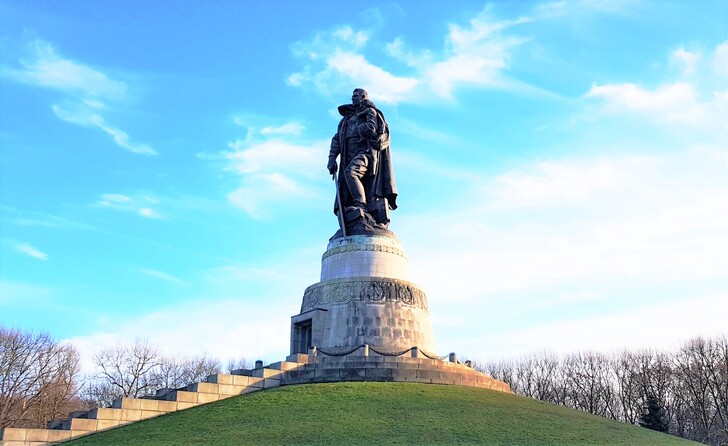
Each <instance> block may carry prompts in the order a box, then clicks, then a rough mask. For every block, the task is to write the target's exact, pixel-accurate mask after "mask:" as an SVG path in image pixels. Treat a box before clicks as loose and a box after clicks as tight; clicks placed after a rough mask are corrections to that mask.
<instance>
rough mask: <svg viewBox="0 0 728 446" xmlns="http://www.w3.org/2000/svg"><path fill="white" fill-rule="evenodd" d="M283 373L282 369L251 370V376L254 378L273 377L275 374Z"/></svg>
mask: <svg viewBox="0 0 728 446" xmlns="http://www.w3.org/2000/svg"><path fill="white" fill-rule="evenodd" d="M281 373H283V371H282V370H273V369H269V368H262V369H255V370H253V376H254V377H256V378H275V377H276V376H278V375H280V374H281Z"/></svg>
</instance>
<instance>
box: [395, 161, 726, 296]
mask: <svg viewBox="0 0 728 446" xmlns="http://www.w3.org/2000/svg"><path fill="white" fill-rule="evenodd" d="M546 165H548V166H550V167H549V170H548V172H549V174H548V175H544V168H543V166H544V164H543V163H541V164H536V165H533V166H524V167H522V168H521V169H519V172H515V173H513V172H512V173H505V174H503V175H501V176H499V177H496V178H493V179H490V180H488V181H486V184H483V185H480V184H476V185H474V187H473V188H472V189H471V191H472V192H471V193H470V194H466V196H465V198H464V200H465V203H463V204H462V205H461V206H459V207H455V208H452V209H449V210H448V212H447V215H444V216H443V215H414V216H404V221H400V222H399V225H400V226H399V227H401V228H404V229H403V230H398V235H399V236H400V237H401V238H403V239H414V240H418V243H417V244H414V245H413V246H410V247H409V248H408V252H409V255H410V258H411V259H413V260H412V268H411V271H412V273H413V277H414V278H415V281H416V282H422V284H423V285H426V288H425V289H427V290H428V293H429V294H430V295H431V296H442V297H441V298H444V299H447V300H455V301H458V302H463V303H466V302H469V303H475V302H477V301H479V300H482V299H484V298H486V296H493V295H498V294H502V293H511V292H519V293H532V295H533V296H539V295H540V294H542V292H543V290H544V289H546V288H547V287H558V286H561V287H573V286H587V287H590V288H589V289H593V288H591V286H593V285H588V284H589V283H602V281H603V280H610V281H614V283H619V282H621V283H624V284H625V286H627V284H629V283H631V281H634V280H636V279H635V278H639V280H640V281H642V282H643V283H653V284H655V285H657V284H663V283H669V281H676V280H684V281H691V280H693V281H703V280H714V279H716V278H719V277H724V276H725V275H728V207H726V205H725V203H726V202H728V190H726V185H725V178H726V177H727V176H728V163H726V156H725V153H724V152H723V151H712V150H693V151H688V152H685V153H681V154H675V155H670V156H664V157H652V158H650V157H647V156H639V155H635V156H633V155H622V156H619V157H616V158H614V159H611V160H610V159H604V158H595V159H591V160H590V159H581V160H578V161H575V160H564V161H562V162H559V161H551V162H548V163H546ZM575 166H579V167H575ZM578 170H583V171H584V172H592V171H593V172H608V174H605V175H603V177H604V179H599V178H597V180H596V181H594V179H592V178H589V177H588V176H587V175H569V172H575V171H578ZM557 172H566V173H567V174H566V175H565V176H564V177H563V178H562V177H560V176H559V175H558V174H556V173H557ZM695 172H700V175H699V176H696V175H695V174H694V173H695ZM598 176H599V175H597V177H598ZM503 178H508V179H509V180H508V181H507V182H503V181H502V179H503ZM572 191H577V192H573V193H572ZM402 218H403V216H400V220H401V219H402ZM418 222H427V224H426V225H422V224H421V223H418ZM444 278H446V279H444ZM579 284H581V285H579ZM539 290H541V291H539ZM594 291H595V292H599V291H598V290H594ZM600 294H601V293H600Z"/></svg>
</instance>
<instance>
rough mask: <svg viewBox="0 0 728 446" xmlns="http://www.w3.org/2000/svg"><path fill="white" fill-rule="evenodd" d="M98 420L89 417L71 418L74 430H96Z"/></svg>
mask: <svg viewBox="0 0 728 446" xmlns="http://www.w3.org/2000/svg"><path fill="white" fill-rule="evenodd" d="M97 422H98V420H89V419H87V418H71V430H72V431H95V430H96V428H97Z"/></svg>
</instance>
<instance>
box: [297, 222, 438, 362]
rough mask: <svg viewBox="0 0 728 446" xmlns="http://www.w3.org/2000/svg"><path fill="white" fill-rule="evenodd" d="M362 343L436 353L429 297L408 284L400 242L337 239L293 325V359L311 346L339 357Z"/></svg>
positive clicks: (377, 347) (383, 348)
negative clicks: (415, 348) (318, 280)
mask: <svg viewBox="0 0 728 446" xmlns="http://www.w3.org/2000/svg"><path fill="white" fill-rule="evenodd" d="M362 344H368V345H369V346H371V347H372V348H374V349H375V350H379V351H384V352H395V351H402V350H406V349H408V348H411V347H418V348H420V349H421V350H423V351H426V352H434V351H435V342H434V337H433V334H432V325H431V322H430V314H429V311H428V308H427V297H426V296H425V293H424V292H423V291H422V290H421V289H420V288H419V287H417V285H415V284H413V283H411V282H409V281H407V258H406V257H405V254H404V250H403V249H402V245H401V243H400V242H399V240H397V239H396V238H393V237H385V236H368V235H355V236H349V237H342V238H338V239H334V240H332V241H331V242H330V243H329V246H328V248H327V250H326V252H325V253H324V255H323V258H322V260H321V281H320V282H318V283H316V284H314V285H311V286H310V287H308V288H307V289H306V291H305V292H304V295H303V303H302V304H301V314H299V315H297V316H293V318H292V320H291V354H294V353H302V352H307V351H308V348H309V347H311V346H315V347H318V348H319V349H321V350H322V351H326V352H332V353H341V352H346V351H349V350H351V349H352V348H354V347H357V346H360V345H362Z"/></svg>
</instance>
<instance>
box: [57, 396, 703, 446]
mask: <svg viewBox="0 0 728 446" xmlns="http://www.w3.org/2000/svg"><path fill="white" fill-rule="evenodd" d="M67 444H69V445H73V446H81V445H105V446H113V445H135V446H136V445H150V446H152V445H153V446H172V445H219V446H229V445H245V444H255V445H258V444H260V445H274V444H289V445H290V444H330V445H340V444H362V445H374V444H377V445H379V444H416V445H423V444H480V445H560V446H561V445H660V446H668V445H688V444H697V443H692V442H689V441H686V440H682V439H680V438H677V437H673V436H669V435H665V434H660V433H657V432H653V431H650V430H647V429H643V428H639V427H636V426H629V425H626V424H622V423H618V422H616V421H611V420H607V419H604V418H600V417H596V416H593V415H589V414H586V413H582V412H578V411H574V410H571V409H566V408H563V407H559V406H554V405H551V404H546V403H542V402H539V401H535V400H532V399H529V398H524V397H520V396H515V395H509V394H504V393H499V392H494V391H490V390H485V389H477V388H470V387H457V386H442V385H428V384H409V383H332V384H310V385H299V386H287V387H281V388H277V389H272V390H266V391H262V392H256V393H252V394H247V395H242V396H239V397H235V398H230V399H227V400H223V401H218V402H216V403H212V404H207V405H204V406H199V407H195V408H192V409H188V410H185V411H181V412H176V413H172V414H169V415H165V416H162V417H159V418H155V419H150V420H145V421H141V422H138V423H134V424H131V425H128V426H124V427H121V428H118V429H113V430H110V431H106V432H99V433H96V434H93V435H90V436H88V437H83V438H80V439H78V440H75V441H72V442H70V443H67Z"/></svg>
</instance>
